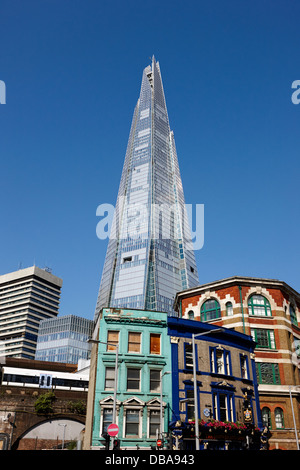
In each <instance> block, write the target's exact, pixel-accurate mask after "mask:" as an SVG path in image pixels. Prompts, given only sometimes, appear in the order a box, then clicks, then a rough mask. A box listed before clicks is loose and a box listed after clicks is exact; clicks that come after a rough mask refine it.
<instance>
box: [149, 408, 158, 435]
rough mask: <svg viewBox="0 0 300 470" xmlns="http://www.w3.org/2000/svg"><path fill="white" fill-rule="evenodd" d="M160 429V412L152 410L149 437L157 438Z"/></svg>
mask: <svg viewBox="0 0 300 470" xmlns="http://www.w3.org/2000/svg"><path fill="white" fill-rule="evenodd" d="M159 429H160V412H159V411H156V410H150V414H149V437H150V438H151V437H152V438H153V437H155V438H156V437H157V436H158V434H159Z"/></svg>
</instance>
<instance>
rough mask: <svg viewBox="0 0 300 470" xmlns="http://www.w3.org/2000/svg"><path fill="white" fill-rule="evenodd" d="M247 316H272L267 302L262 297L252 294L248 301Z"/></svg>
mask: <svg viewBox="0 0 300 470" xmlns="http://www.w3.org/2000/svg"><path fill="white" fill-rule="evenodd" d="M248 309H249V315H256V316H259V317H261V316H267V317H270V316H271V315H272V312H271V306H270V303H269V301H268V300H267V299H266V298H265V297H264V296H263V295H258V294H254V295H252V296H251V297H250V299H249V300H248Z"/></svg>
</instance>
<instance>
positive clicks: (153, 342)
mask: <svg viewBox="0 0 300 470" xmlns="http://www.w3.org/2000/svg"><path fill="white" fill-rule="evenodd" d="M150 354H160V334H156V333H150Z"/></svg>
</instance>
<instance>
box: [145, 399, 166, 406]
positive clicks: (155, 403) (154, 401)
mask: <svg viewBox="0 0 300 470" xmlns="http://www.w3.org/2000/svg"><path fill="white" fill-rule="evenodd" d="M146 405H147V406H148V407H153V408H157V407H158V406H160V400H159V398H158V397H154V398H151V400H149V401H147V403H146ZM162 405H163V406H166V403H165V402H164V401H163V402H162Z"/></svg>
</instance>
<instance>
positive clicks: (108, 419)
mask: <svg viewBox="0 0 300 470" xmlns="http://www.w3.org/2000/svg"><path fill="white" fill-rule="evenodd" d="M112 418H113V411H112V408H104V409H103V421H102V433H101V434H103V433H104V432H107V428H108V426H109V425H110V424H112Z"/></svg>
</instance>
